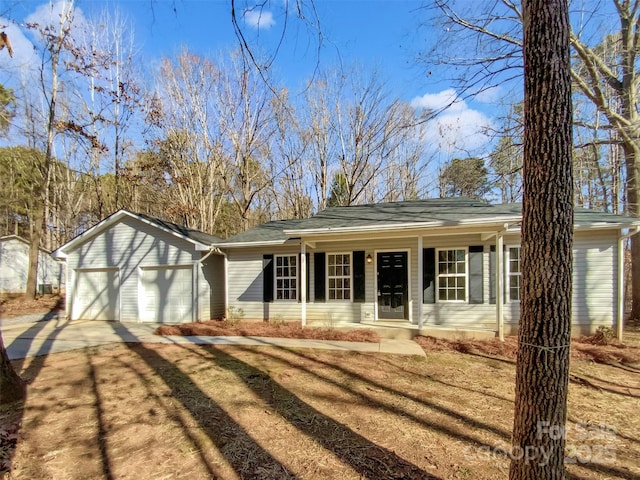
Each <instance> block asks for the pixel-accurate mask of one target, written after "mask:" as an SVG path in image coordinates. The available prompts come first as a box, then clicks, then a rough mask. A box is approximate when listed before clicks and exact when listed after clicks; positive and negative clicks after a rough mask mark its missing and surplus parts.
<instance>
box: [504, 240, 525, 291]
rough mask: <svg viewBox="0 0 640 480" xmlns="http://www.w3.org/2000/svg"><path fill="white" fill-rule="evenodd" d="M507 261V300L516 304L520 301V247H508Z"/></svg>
mask: <svg viewBox="0 0 640 480" xmlns="http://www.w3.org/2000/svg"><path fill="white" fill-rule="evenodd" d="M508 254H509V259H508V263H507V265H508V266H507V278H508V282H509V283H508V285H509V300H511V301H514V302H517V301H519V300H520V278H521V277H522V272H521V271H520V247H509V249H508Z"/></svg>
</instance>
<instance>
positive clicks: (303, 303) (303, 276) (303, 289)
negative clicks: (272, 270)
mask: <svg viewBox="0 0 640 480" xmlns="http://www.w3.org/2000/svg"><path fill="white" fill-rule="evenodd" d="M300 321H301V322H302V326H303V327H304V326H305V325H306V324H307V246H306V245H305V243H304V242H300Z"/></svg>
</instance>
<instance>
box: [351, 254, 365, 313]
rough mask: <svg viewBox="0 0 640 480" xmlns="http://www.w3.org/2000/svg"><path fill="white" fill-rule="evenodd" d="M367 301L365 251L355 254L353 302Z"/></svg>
mask: <svg viewBox="0 0 640 480" xmlns="http://www.w3.org/2000/svg"><path fill="white" fill-rule="evenodd" d="M364 300H365V278H364V251H363V250H359V251H357V252H353V301H354V302H357V303H363V302H364Z"/></svg>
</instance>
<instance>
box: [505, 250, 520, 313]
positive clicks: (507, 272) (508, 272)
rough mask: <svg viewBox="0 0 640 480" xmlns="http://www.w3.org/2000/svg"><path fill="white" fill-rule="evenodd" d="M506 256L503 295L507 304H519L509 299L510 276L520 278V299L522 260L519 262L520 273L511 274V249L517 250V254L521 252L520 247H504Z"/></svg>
mask: <svg viewBox="0 0 640 480" xmlns="http://www.w3.org/2000/svg"><path fill="white" fill-rule="evenodd" d="M505 247H506V248H505V250H506V254H505V259H504V277H505V284H506V285H505V287H506V288H505V295H506V296H507V302H509V303H520V300H519V299H518V300H512V299H511V275H514V276H518V277H520V288H519V290H520V296H521V297H522V260H520V262H519V266H520V272H518V273H514V274H512V273H511V249H512V248H517V249H518V251H519V252H522V250H521V248H520V245H506V246H505Z"/></svg>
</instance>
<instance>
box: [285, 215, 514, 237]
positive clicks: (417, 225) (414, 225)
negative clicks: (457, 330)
mask: <svg viewBox="0 0 640 480" xmlns="http://www.w3.org/2000/svg"><path fill="white" fill-rule="evenodd" d="M520 221H522V216H521V215H517V216H515V215H514V216H511V217H499V218H491V219H478V220H475V219H474V220H461V221H459V222H443V221H440V222H411V223H392V224H387V225H363V226H360V227H336V228H332V227H325V228H310V229H305V230H284V233H285V235H323V234H324V235H327V234H332V233H369V232H379V231H381V230H384V231H389V230H421V229H425V228H437V227H443V228H455V227H460V228H463V227H470V226H478V225H480V226H481V225H486V226H487V227H492V226H500V227H503V226H504V224H505V223H511V222H520Z"/></svg>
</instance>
